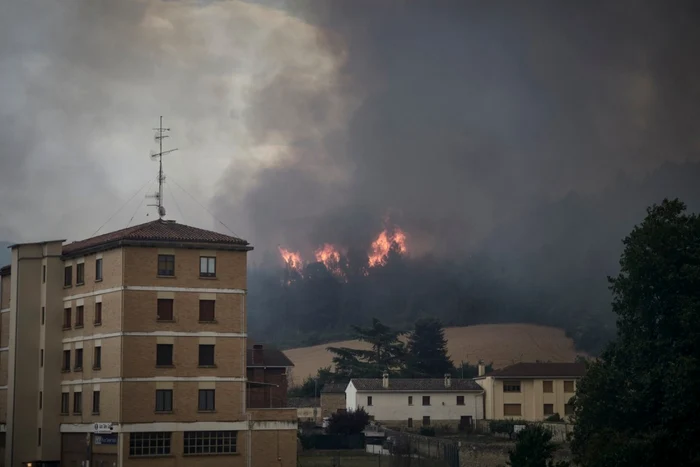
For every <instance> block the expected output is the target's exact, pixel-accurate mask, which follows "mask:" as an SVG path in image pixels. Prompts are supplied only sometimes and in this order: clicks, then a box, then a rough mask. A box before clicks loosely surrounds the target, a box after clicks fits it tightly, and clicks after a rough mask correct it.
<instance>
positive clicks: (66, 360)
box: [61, 350, 70, 371]
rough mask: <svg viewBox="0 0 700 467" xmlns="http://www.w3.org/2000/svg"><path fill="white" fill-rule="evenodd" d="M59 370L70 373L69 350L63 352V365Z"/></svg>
mask: <svg viewBox="0 0 700 467" xmlns="http://www.w3.org/2000/svg"><path fill="white" fill-rule="evenodd" d="M61 370H63V371H70V350H64V351H63V365H62V366H61Z"/></svg>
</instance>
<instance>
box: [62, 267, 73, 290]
mask: <svg viewBox="0 0 700 467" xmlns="http://www.w3.org/2000/svg"><path fill="white" fill-rule="evenodd" d="M71 285H73V266H66V267H65V268H64V269H63V286H64V287H70V286H71Z"/></svg>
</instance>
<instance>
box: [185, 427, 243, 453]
mask: <svg viewBox="0 0 700 467" xmlns="http://www.w3.org/2000/svg"><path fill="white" fill-rule="evenodd" d="M237 434H238V433H237V432H235V431H186V432H185V451H184V453H185V454H232V453H234V452H236V435H237Z"/></svg>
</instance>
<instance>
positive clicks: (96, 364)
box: [92, 345, 102, 370]
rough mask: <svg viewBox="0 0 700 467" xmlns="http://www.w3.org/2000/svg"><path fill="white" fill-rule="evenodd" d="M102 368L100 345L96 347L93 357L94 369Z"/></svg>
mask: <svg viewBox="0 0 700 467" xmlns="http://www.w3.org/2000/svg"><path fill="white" fill-rule="evenodd" d="M100 368H102V347H101V346H99V345H98V346H96V347H95V353H94V355H93V358H92V369H93V370H99V369H100Z"/></svg>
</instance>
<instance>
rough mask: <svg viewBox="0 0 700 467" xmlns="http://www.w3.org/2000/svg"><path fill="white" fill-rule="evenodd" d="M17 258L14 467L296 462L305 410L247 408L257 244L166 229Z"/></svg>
mask: <svg viewBox="0 0 700 467" xmlns="http://www.w3.org/2000/svg"><path fill="white" fill-rule="evenodd" d="M11 248H12V264H11V266H10V267H9V268H3V270H2V282H1V283H2V290H1V293H2V321H1V322H0V326H1V327H0V336H1V337H0V339H2V342H0V346H2V349H3V352H1V353H0V379H1V380H0V383H2V382H4V383H5V384H0V386H3V387H5V389H4V392H5V394H6V397H5V398H3V400H2V402H0V416H2V415H3V413H4V412H5V411H6V417H5V420H4V422H5V425H4V426H5V430H4V431H5V456H4V460H5V463H4V465H6V466H8V467H9V466H12V467H15V466H22V465H27V463H29V462H31V463H33V465H34V466H36V465H42V462H43V463H46V464H44V465H51V464H49V463H50V462H58V461H60V462H61V465H67V466H73V465H75V466H82V465H89V466H91V467H92V466H97V467H108V466H109V467H117V466H119V467H121V466H141V465H144V466H150V465H168V466H188V467H189V466H204V465H212V464H211V463H212V462H216V463H217V464H219V463H221V464H225V465H234V466H248V467H250V466H256V467H257V466H267V465H275V466H284V467H286V466H289V467H292V466H293V465H295V464H296V427H297V425H296V411H295V410H294V409H282V408H275V409H263V408H261V409H249V408H248V407H247V406H246V347H247V346H246V337H247V334H246V309H245V308H246V256H247V252H248V251H250V250H252V247H251V246H250V245H249V244H248V242H246V241H244V240H242V239H239V238H235V237H231V236H227V235H222V234H219V233H216V232H211V231H207V230H202V229H198V228H195V227H190V226H186V225H182V224H178V223H176V222H174V221H166V220H156V221H153V222H149V223H146V224H141V225H138V226H134V227H130V228H127V229H123V230H119V231H116V232H112V233H108V234H105V235H100V236H97V237H94V238H90V239H87V240H83V241H79V242H74V243H69V244H64V243H63V241H61V240H56V241H47V242H41V243H31V244H19V245H14V246H12V247H11ZM5 342H6V344H5ZM2 404H4V406H3V405H2ZM5 408H6V410H5ZM2 421H3V420H0V422H2ZM212 456H217V457H216V461H212ZM86 462H89V464H87V463H86Z"/></svg>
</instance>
